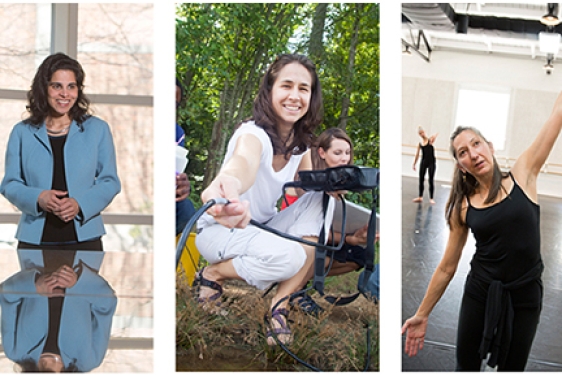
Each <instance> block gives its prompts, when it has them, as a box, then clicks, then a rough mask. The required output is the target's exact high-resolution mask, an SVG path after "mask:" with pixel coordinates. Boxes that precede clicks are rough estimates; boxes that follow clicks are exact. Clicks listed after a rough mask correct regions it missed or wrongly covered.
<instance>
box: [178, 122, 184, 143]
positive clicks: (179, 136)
mask: <svg viewBox="0 0 562 375" xmlns="http://www.w3.org/2000/svg"><path fill="white" fill-rule="evenodd" d="M182 136H185V132H184V131H183V129H182V128H181V126H179V125H178V123H177V122H176V143H177V142H178V141H179V140H180V139H181V142H179V143H178V145H180V146H185V138H184V139H182Z"/></svg>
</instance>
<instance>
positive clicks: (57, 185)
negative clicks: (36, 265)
mask: <svg viewBox="0 0 562 375" xmlns="http://www.w3.org/2000/svg"><path fill="white" fill-rule="evenodd" d="M49 141H50V142H51V149H52V151H53V160H54V162H53V183H52V187H51V188H52V189H54V190H61V191H67V189H68V188H67V185H66V175H65V172H64V144H65V142H66V135H64V136H60V137H49ZM77 241H78V238H77V237H76V230H75V228H74V220H71V221H69V222H68V223H65V222H64V221H62V220H61V219H59V217H58V216H56V215H54V214H52V213H50V212H47V216H46V220H45V226H44V227H43V236H42V237H41V243H42V244H58V243H72V242H77Z"/></svg>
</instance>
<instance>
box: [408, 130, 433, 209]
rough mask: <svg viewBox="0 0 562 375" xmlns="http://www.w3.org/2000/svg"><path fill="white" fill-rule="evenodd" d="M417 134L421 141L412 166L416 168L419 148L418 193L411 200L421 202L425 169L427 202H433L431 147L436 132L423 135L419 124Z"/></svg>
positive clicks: (423, 132)
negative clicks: (427, 175) (427, 173)
mask: <svg viewBox="0 0 562 375" xmlns="http://www.w3.org/2000/svg"><path fill="white" fill-rule="evenodd" d="M418 134H419V136H420V138H421V142H420V143H418V148H417V150H416V157H415V158H414V164H413V165H412V168H413V169H414V171H415V170H416V164H417V162H418V159H419V157H420V150H421V155H422V157H421V162H420V171H419V194H418V197H417V198H414V200H413V202H415V203H421V202H423V189H424V180H425V173H426V171H427V172H429V178H428V183H429V202H430V203H431V204H434V203H435V201H434V200H433V192H434V191H435V186H434V184H433V179H434V177H435V169H436V163H435V149H434V148H433V143H434V142H435V138H437V134H434V135H432V136H431V137H429V138H428V137H427V136H426V135H425V131H424V130H423V129H422V127H421V126H420V127H419V129H418Z"/></svg>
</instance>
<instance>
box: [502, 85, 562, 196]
mask: <svg viewBox="0 0 562 375" xmlns="http://www.w3.org/2000/svg"><path fill="white" fill-rule="evenodd" d="M561 129H562V93H560V94H559V95H558V98H557V99H556V101H555V103H554V107H553V109H552V112H551V114H550V116H549V118H548V119H547V120H546V122H545V123H544V125H543V126H542V128H541V130H540V131H539V134H537V137H536V138H535V140H534V141H533V143H531V145H530V146H529V148H527V149H526V150H525V151H524V152H523V153H522V154H521V156H519V158H518V159H517V161H516V162H515V164H514V165H513V168H512V169H511V171H512V173H513V175H514V176H515V178H516V180H517V182H518V183H519V184H521V185H523V186H522V187H523V188H524V190H525V191H526V192H527V194H529V195H530V196H531V197H532V198H536V180H537V176H538V174H539V172H540V170H541V168H542V166H543V165H544V163H545V162H546V159H547V158H548V155H549V154H550V151H552V147H553V146H554V143H555V142H556V139H557V138H558V135H559V134H560V130H561Z"/></svg>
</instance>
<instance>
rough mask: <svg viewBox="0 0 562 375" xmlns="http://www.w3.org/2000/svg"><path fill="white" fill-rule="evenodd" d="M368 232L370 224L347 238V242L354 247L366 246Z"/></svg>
mask: <svg viewBox="0 0 562 375" xmlns="http://www.w3.org/2000/svg"><path fill="white" fill-rule="evenodd" d="M368 230H369V224H365V226H364V227H362V228H359V229H357V230H356V231H355V233H353V234H352V235H349V236H345V242H347V243H348V244H350V245H353V246H357V245H364V244H366V243H367V232H368Z"/></svg>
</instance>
